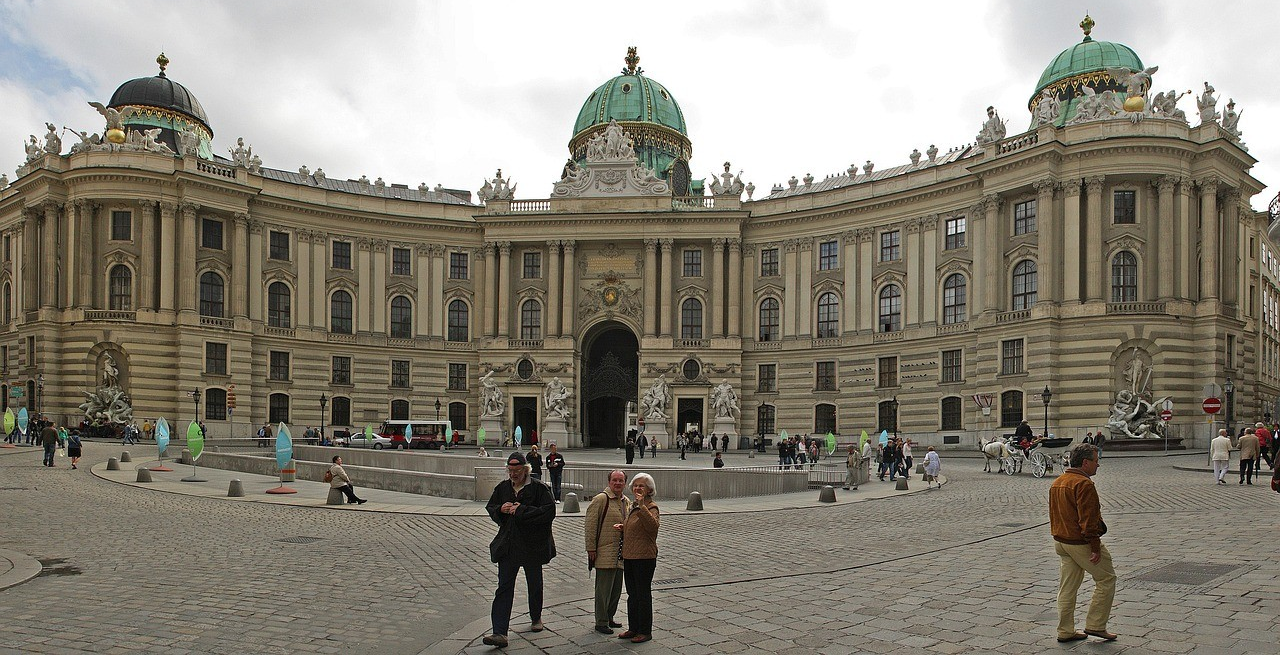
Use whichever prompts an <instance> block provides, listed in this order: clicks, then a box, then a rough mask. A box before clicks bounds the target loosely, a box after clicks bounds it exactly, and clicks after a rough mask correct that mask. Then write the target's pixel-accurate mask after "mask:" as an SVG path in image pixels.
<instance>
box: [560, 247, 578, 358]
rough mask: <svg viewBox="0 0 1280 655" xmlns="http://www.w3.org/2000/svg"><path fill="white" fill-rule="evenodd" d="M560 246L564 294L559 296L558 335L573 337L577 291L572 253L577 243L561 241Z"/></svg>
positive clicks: (576, 268) (576, 275)
mask: <svg viewBox="0 0 1280 655" xmlns="http://www.w3.org/2000/svg"><path fill="white" fill-rule="evenodd" d="M560 245H562V246H564V279H563V283H564V294H563V295H562V296H561V298H562V299H563V303H562V304H561V305H560V333H561V334H563V335H567V336H573V335H574V332H575V329H576V328H575V326H574V323H573V308H574V307H575V305H574V302H575V299H576V296H575V295H574V294H575V292H576V291H577V289H578V266H577V263H576V262H575V259H574V251H575V250H576V249H577V247H578V242H577V241H574V240H573V239H569V240H566V241H561V242H560Z"/></svg>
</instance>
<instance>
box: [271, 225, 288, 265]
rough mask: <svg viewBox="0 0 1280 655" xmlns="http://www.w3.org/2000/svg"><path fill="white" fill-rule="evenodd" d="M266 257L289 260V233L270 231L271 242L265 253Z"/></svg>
mask: <svg viewBox="0 0 1280 655" xmlns="http://www.w3.org/2000/svg"><path fill="white" fill-rule="evenodd" d="M267 258H268V259H278V260H280V261H283V262H287V261H289V233H288V232H277V231H275V230H272V231H271V243H270V247H269V250H268V253H267Z"/></svg>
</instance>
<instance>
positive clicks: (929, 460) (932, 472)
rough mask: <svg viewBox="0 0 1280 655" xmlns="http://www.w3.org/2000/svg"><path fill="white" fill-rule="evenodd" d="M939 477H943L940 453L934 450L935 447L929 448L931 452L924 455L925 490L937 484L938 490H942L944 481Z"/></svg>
mask: <svg viewBox="0 0 1280 655" xmlns="http://www.w3.org/2000/svg"><path fill="white" fill-rule="evenodd" d="M939 475H942V458H941V457H939V456H938V451H936V450H934V449H933V446H929V450H928V451H926V452H925V454H924V482H925V486H924V488H925V489H928V488H930V487H932V486H933V483H935V482H937V483H938V488H939V489H941V488H942V481H941V480H939V479H938V476H939Z"/></svg>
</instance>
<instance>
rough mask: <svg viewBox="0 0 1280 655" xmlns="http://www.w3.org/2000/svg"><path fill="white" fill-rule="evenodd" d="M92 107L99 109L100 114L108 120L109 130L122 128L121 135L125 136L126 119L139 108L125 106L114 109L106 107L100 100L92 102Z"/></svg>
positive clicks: (90, 104)
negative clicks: (122, 108)
mask: <svg viewBox="0 0 1280 655" xmlns="http://www.w3.org/2000/svg"><path fill="white" fill-rule="evenodd" d="M89 106H90V107H93V108H94V109H96V110H98V113H99V114H102V117H103V118H104V119H106V121H107V129H106V131H107V132H110V131H111V130H121V136H124V134H123V130H124V119H126V118H128V117H130V116H132V115H133V114H134V113H135V112H136V111H137V110H136V109H134V108H133V107H125V108H124V110H119V109H112V108H110V107H104V106H103V105H102V103H100V102H90V103H89Z"/></svg>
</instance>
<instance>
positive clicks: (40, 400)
mask: <svg viewBox="0 0 1280 655" xmlns="http://www.w3.org/2000/svg"><path fill="white" fill-rule="evenodd" d="M35 409H36V416H39V415H40V412H43V411H44V373H39V374H37V375H36V407H35Z"/></svg>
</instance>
